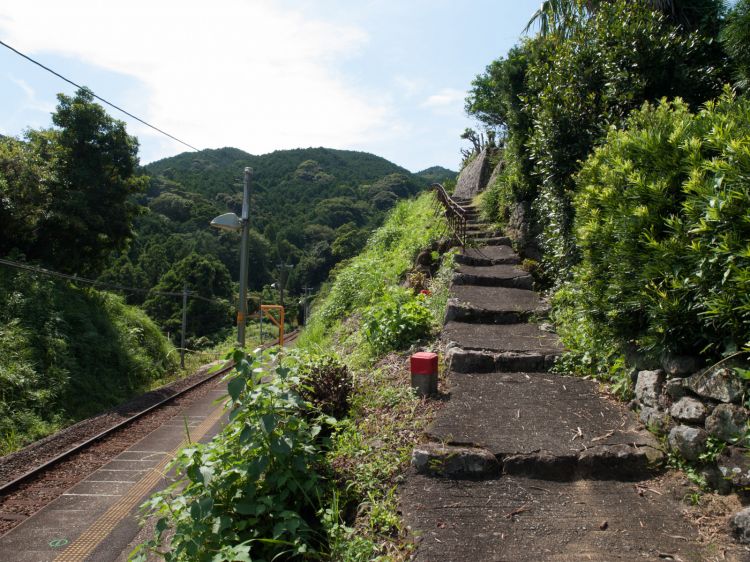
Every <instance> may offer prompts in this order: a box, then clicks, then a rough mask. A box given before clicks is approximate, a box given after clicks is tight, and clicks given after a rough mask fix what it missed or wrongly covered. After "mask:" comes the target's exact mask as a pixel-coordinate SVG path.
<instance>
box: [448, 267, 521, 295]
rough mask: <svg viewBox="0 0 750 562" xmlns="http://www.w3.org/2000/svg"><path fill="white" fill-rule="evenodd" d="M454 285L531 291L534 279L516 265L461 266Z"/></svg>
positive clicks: (454, 277) (455, 276)
mask: <svg viewBox="0 0 750 562" xmlns="http://www.w3.org/2000/svg"><path fill="white" fill-rule="evenodd" d="M453 283H454V284H455V285H483V286H486V287H514V288H516V289H531V288H532V286H533V285H534V278H533V277H532V276H531V275H529V274H528V273H527V272H525V271H524V270H523V269H519V268H518V267H516V266H515V265H508V264H499V265H489V266H481V265H479V266H477V265H460V266H459V267H458V269H457V270H456V273H455V274H454V275H453Z"/></svg>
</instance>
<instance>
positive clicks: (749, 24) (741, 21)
mask: <svg viewBox="0 0 750 562" xmlns="http://www.w3.org/2000/svg"><path fill="white" fill-rule="evenodd" d="M721 42H722V44H723V45H724V48H725V49H726V51H727V53H729V56H730V57H731V59H732V64H733V66H734V76H735V79H736V80H737V87H738V88H742V89H743V90H745V91H746V92H747V91H750V0H738V2H737V3H736V4H735V5H734V7H733V8H732V11H731V12H730V13H729V17H728V18H727V25H726V26H725V27H724V29H723V30H722V33H721Z"/></svg>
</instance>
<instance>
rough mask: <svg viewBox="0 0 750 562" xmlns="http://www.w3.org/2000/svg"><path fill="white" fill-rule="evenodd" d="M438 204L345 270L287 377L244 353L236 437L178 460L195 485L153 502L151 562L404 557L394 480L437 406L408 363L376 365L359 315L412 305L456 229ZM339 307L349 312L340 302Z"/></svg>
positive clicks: (380, 238)
mask: <svg viewBox="0 0 750 562" xmlns="http://www.w3.org/2000/svg"><path fill="white" fill-rule="evenodd" d="M433 204H434V199H433V197H432V196H431V195H427V194H425V195H422V196H421V197H420V198H419V199H417V200H416V201H403V202H400V203H399V204H398V205H397V207H396V208H395V209H394V210H393V211H392V212H391V215H390V217H389V218H388V219H387V221H386V223H385V224H384V225H383V226H382V227H381V228H380V229H379V230H377V231H376V232H375V233H374V235H373V236H372V237H371V239H370V240H369V242H368V245H367V249H366V250H365V252H363V253H362V254H360V255H359V256H356V257H355V258H353V259H352V260H350V261H349V262H348V263H346V264H342V265H341V266H339V268H338V272H337V274H336V278H335V280H334V281H333V288H332V289H331V290H330V291H328V293H327V296H325V297H323V302H322V303H321V304H319V305H318V307H317V308H316V310H315V312H314V315H313V319H312V322H311V325H310V326H308V328H307V329H306V331H305V332H304V333H303V335H302V337H301V339H300V340H298V342H297V345H296V348H297V349H295V350H291V351H289V352H286V355H285V356H284V357H283V358H282V359H281V365H282V367H279V368H277V367H271V368H269V367H268V365H269V363H268V358H266V359H261V357H257V356H252V355H250V356H244V355H242V354H235V360H236V361H237V362H238V369H237V373H236V374H234V375H232V377H231V378H230V379H229V383H228V384H229V386H228V390H229V395H230V405H231V408H232V409H231V412H232V413H231V415H230V424H229V425H228V426H227V427H226V428H225V429H224V431H223V432H222V433H221V434H220V435H219V437H218V438H217V439H215V440H214V441H213V442H212V443H210V444H208V445H199V444H196V445H191V446H190V447H188V449H187V450H186V451H184V452H183V453H182V454H181V455H180V457H179V458H178V459H177V461H176V463H175V465H176V467H177V469H178V470H179V471H180V472H181V473H182V474H184V476H185V477H184V480H182V481H181V482H179V483H177V484H176V485H175V486H173V487H172V488H171V489H169V490H167V491H165V492H163V493H160V494H158V495H157V496H155V497H154V498H153V499H152V500H150V501H149V503H148V506H149V507H150V508H151V510H156V511H158V512H159V513H160V515H161V516H162V519H161V521H160V522H159V523H158V524H157V527H156V533H157V536H156V537H155V538H154V540H152V541H150V542H149V543H148V544H147V545H145V547H144V549H143V550H142V551H141V553H140V555H139V556H141V557H145V556H146V555H147V551H148V550H149V549H160V550H162V551H163V552H164V556H165V558H166V559H167V560H191V561H192V560H272V559H289V558H295V557H296V558H300V559H324V560H348V561H351V562H355V561H360V560H361V561H365V560H371V559H372V558H373V557H374V556H376V555H377V554H378V553H386V552H388V549H390V548H393V543H394V542H395V541H397V540H398V537H399V536H400V534H401V533H403V529H402V527H401V523H400V518H399V516H398V513H397V504H396V501H395V497H394V491H393V490H394V485H395V481H394V479H395V478H396V476H397V475H398V474H399V473H401V472H402V471H403V470H404V468H405V466H406V465H407V464H408V458H409V453H410V450H411V445H412V443H413V440H414V439H415V436H416V432H415V428H416V427H423V425H424V424H425V423H426V419H427V418H426V416H427V413H428V412H429V411H430V406H429V405H421V406H420V407H419V408H417V407H416V406H417V404H418V403H419V399H418V398H417V397H416V396H415V395H414V394H413V392H412V391H411V390H410V389H409V386H408V385H407V384H404V380H403V359H399V360H398V361H397V363H396V364H397V367H396V368H395V369H393V370H392V371H391V370H390V369H389V368H388V367H383V366H381V365H378V364H376V361H380V360H382V359H383V355H382V352H383V350H377V351H375V350H373V349H372V348H369V347H368V346H366V345H361V343H362V338H363V337H365V336H364V334H363V330H362V324H363V319H362V318H361V315H360V314H359V311H360V310H361V309H362V308H364V307H365V306H367V305H368V304H369V305H371V307H372V310H376V309H377V308H378V303H385V302H386V301H387V300H388V298H389V295H391V294H392V293H394V292H400V293H402V292H403V293H404V294H403V295H402V296H403V298H404V299H406V300H413V295H407V294H406V290H405V289H403V288H401V289H399V288H398V286H399V285H400V284H401V283H402V282H403V281H404V280H405V279H406V278H407V273H408V272H409V270H410V269H411V268H412V267H413V266H414V260H415V258H416V256H417V254H418V253H419V251H420V250H421V249H423V248H425V247H429V246H430V244H431V243H433V242H434V241H435V240H436V239H437V238H438V237H439V236H440V235H441V233H442V232H443V229H444V228H445V224H444V223H443V222H442V220H441V219H438V220H435V219H434V217H433V208H432V205H433ZM365 264H368V265H369V266H370V267H369V271H366V270H365V268H364V265H365ZM375 264H377V266H375ZM444 265H445V266H444V267H442V268H441V269H440V271H439V273H438V275H437V276H436V277H435V279H434V280H432V281H431V282H429V283H428V285H429V287H430V289H431V290H432V291H433V295H436V297H435V301H436V302H435V303H431V302H429V303H425V305H426V306H427V308H426V310H427V309H429V312H428V313H427V314H428V316H429V322H428V324H429V325H430V327H431V326H432V325H433V322H434V321H435V319H436V318H442V315H443V314H444V305H445V294H446V292H447V286H448V282H449V279H450V276H451V273H452V261H451V260H446V262H445V264H444ZM363 275H367V277H363ZM360 281H361V282H360ZM349 283H351V285H349ZM344 285H347V287H346V290H343V288H344V287H343V286H344ZM412 293H413V291H412ZM407 296H408V299H407ZM341 298H346V301H347V302H346V303H335V302H334V301H337V300H339V299H341ZM422 298H423V299H424V298H425V297H422ZM357 303H359V304H357ZM362 303H366V304H362ZM440 303H442V307H441V304H440ZM420 306H422V305H421V304H420ZM401 343H402V344H403V345H408V344H409V343H413V341H412V342H406V340H405V339H404V340H402V342H401ZM352 346H354V347H356V348H357V351H355V352H353V349H352ZM332 350H337V351H338V352H339V353H340V357H342V358H344V360H342V359H340V358H338V357H336V356H334V355H333V354H332ZM344 361H345V362H344ZM268 375H271V376H268ZM330 416H333V417H335V418H336V420H338V421H335V420H334V419H332V418H331V417H330ZM378 443H379V445H378ZM354 527H357V528H356V530H355V528H354ZM172 531H174V536H173V537H172V535H171V532H172ZM167 545H168V546H169V550H168V551H167V549H166V548H165V547H167Z"/></svg>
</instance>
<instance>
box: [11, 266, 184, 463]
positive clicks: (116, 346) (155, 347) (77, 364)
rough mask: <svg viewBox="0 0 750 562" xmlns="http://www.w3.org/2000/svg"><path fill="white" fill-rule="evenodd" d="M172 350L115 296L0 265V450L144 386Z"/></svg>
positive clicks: (164, 368)
mask: <svg viewBox="0 0 750 562" xmlns="http://www.w3.org/2000/svg"><path fill="white" fill-rule="evenodd" d="M172 351H173V348H172V346H171V345H170V344H169V342H168V341H167V340H166V338H164V336H162V335H161V333H160V332H159V330H158V328H157V327H156V325H155V324H154V323H153V322H152V321H151V320H149V318H148V317H147V316H146V315H145V314H144V313H143V312H142V311H140V310H138V309H136V308H135V307H132V306H127V305H125V304H124V303H123V301H122V299H121V298H119V297H117V296H114V295H112V294H108V293H102V292H99V291H94V290H84V289H78V288H76V287H74V286H72V285H70V284H68V283H67V282H61V281H53V280H49V279H46V278H43V277H36V276H34V275H31V274H28V273H21V272H14V271H12V270H6V269H0V453H3V452H9V451H12V450H14V449H16V448H18V447H19V446H22V445H24V444H25V443H26V442H28V441H30V440H33V439H36V438H39V437H43V436H45V435H47V434H48V433H50V432H52V431H54V430H56V429H59V428H60V427H62V426H65V425H67V424H69V423H71V422H73V421H78V420H80V419H83V418H85V417H88V416H91V415H93V414H95V413H98V412H99V411H101V409H102V408H107V407H110V406H114V405H116V404H118V403H120V402H122V401H123V400H124V399H126V398H128V397H130V396H132V395H134V394H136V393H138V392H143V391H144V390H148V389H149V388H150V387H151V385H153V383H154V382H155V381H156V380H158V379H159V378H161V377H164V376H165V375H166V374H167V373H169V372H170V371H171V370H172V369H174V368H175V360H176V359H175V358H176V355H175V354H174V353H170V352H172ZM93 359H95V360H93Z"/></svg>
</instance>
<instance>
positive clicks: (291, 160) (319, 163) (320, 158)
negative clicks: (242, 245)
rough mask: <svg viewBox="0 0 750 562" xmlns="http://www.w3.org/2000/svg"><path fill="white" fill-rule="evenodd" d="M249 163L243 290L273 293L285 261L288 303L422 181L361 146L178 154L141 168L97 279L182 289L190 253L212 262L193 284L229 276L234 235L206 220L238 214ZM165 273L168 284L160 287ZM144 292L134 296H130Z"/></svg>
mask: <svg viewBox="0 0 750 562" xmlns="http://www.w3.org/2000/svg"><path fill="white" fill-rule="evenodd" d="M247 166H250V167H252V168H253V171H254V174H253V181H252V188H251V212H250V220H251V244H250V274H249V275H250V278H249V286H250V289H251V291H254V292H255V293H256V295H257V293H259V292H260V291H263V289H264V287H265V288H266V289H265V292H264V294H263V295H262V299H263V301H264V302H269V301H272V300H276V299H278V298H279V295H278V292H276V291H272V290H270V289H268V287H269V286H270V285H271V284H272V283H274V282H278V280H279V276H280V271H279V270H280V269H281V268H279V267H277V265H278V264H280V263H286V264H289V265H290V266H291V267H290V268H289V269H284V270H283V271H284V273H285V274H287V279H286V290H287V294H290V295H291V296H290V298H288V299H287V300H286V303H287V304H290V303H295V302H296V301H297V300H298V297H295V295H299V294H301V293H302V292H303V287H317V286H319V285H320V284H321V283H322V282H323V281H325V280H326V279H327V278H328V274H329V272H330V271H331V269H332V268H333V267H334V266H335V265H336V264H337V263H339V262H341V261H342V260H346V259H348V258H351V257H352V256H354V255H356V254H357V253H358V252H359V251H360V250H361V249H362V247H363V246H364V244H365V242H366V241H367V238H368V237H369V235H370V233H371V232H372V230H373V229H375V228H377V227H378V226H380V224H381V223H382V221H383V219H384V217H385V214H386V213H387V211H388V210H389V209H391V208H392V207H393V206H394V205H395V203H396V202H397V201H398V200H399V199H402V198H406V197H410V196H412V195H414V194H416V193H418V192H419V191H421V190H423V189H425V188H426V187H427V186H428V185H429V183H430V182H429V180H427V179H425V178H423V177H420V176H417V175H415V174H412V173H410V172H409V171H408V170H405V169H404V168H401V167H399V166H397V165H395V164H393V163H391V162H389V161H387V160H385V159H383V158H380V157H378V156H375V155H372V154H368V153H365V152H354V151H344V150H332V149H327V148H307V149H295V150H283V151H276V152H272V153H270V154H266V155H262V156H254V155H251V154H248V153H246V152H243V151H241V150H238V149H236V148H221V149H217V150H203V151H200V152H190V153H183V154H180V155H178V156H174V157H172V158H167V159H164V160H160V161H157V162H153V163H151V164H149V165H147V166H145V167H144V168H143V170H142V171H143V173H144V174H146V175H148V176H149V186H148V189H147V190H146V191H145V192H144V193H142V194H141V195H140V196H139V197H138V203H139V204H140V205H141V206H142V209H143V212H142V213H141V214H140V215H139V216H137V217H136V219H135V222H134V231H135V236H134V238H133V240H132V242H131V244H130V246H129V248H128V249H127V251H126V252H123V253H121V254H119V255H118V256H117V259H116V261H115V262H114V263H113V264H112V265H111V266H110V267H109V269H108V270H107V271H106V272H105V273H104V275H103V276H102V279H103V280H106V281H108V282H115V283H121V284H123V285H128V286H136V287H143V288H151V287H155V286H157V285H159V284H160V283H161V290H166V291H175V290H180V288H181V285H180V286H178V285H179V284H180V283H181V281H179V279H177V278H178V277H179V275H178V273H179V272H178V271H177V269H180V268H181V270H184V269H185V263H182V262H184V260H188V261H192V262H194V261H195V260H196V259H197V256H196V255H195V254H197V255H200V256H203V257H206V258H214V259H213V260H211V261H210V265H206V264H204V265H205V267H204V269H203V277H201V279H203V281H205V283H203V282H202V281H201V279H195V280H194V282H195V283H196V290H198V289H197V287H198V286H200V285H207V284H209V279H213V278H217V276H218V277H223V276H224V275H228V276H229V277H230V278H231V280H232V281H234V282H237V281H238V280H239V260H238V250H239V240H238V235H237V234H234V233H227V232H219V231H216V230H214V229H211V228H210V227H209V222H210V221H211V219H212V218H213V217H215V216H217V215H219V214H222V213H225V212H227V211H233V212H235V213H237V214H239V213H240V211H241V206H242V179H243V171H244V168H245V167H247ZM170 271H171V274H170V275H169V276H168V275H167V274H168V273H170ZM204 278H205V279H204ZM164 279H171V280H172V281H171V284H170V285H169V286H166V285H165V282H162V280H164ZM199 292H200V291H199ZM225 293H226V294H224V293H222V292H221V291H218V292H214V293H213V294H212V295H210V296H212V297H216V298H220V299H226V300H229V301H232V300H233V296H234V295H235V294H236V292H235V291H233V290H231V289H228V290H227V291H225ZM143 298H144V297H138V296H134V297H131V302H138V303H140V302H142V299H143ZM139 299H141V300H139ZM161 304H164V303H158V302H155V301H151V302H150V303H148V304H147V306H146V308H147V311H148V312H149V314H152V315H154V317H155V319H156V320H157V321H158V322H159V323H160V325H161V326H162V327H163V328H165V329H166V328H167V327H168V326H169V325H171V324H174V323H175V322H178V320H179V319H178V318H172V317H169V318H167V317H164V318H162V317H161V312H160V311H164V310H167V309H169V307H165V306H161ZM289 312H290V313H291V314H294V311H293V310H290V311H289ZM194 335H196V336H197V335H198V334H194Z"/></svg>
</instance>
